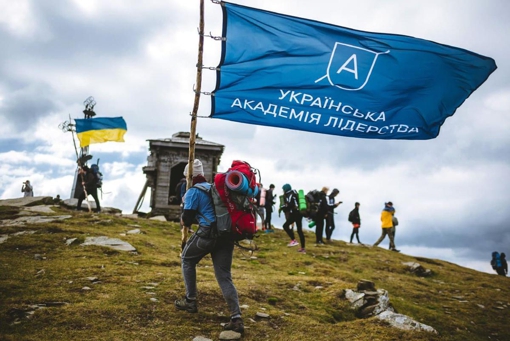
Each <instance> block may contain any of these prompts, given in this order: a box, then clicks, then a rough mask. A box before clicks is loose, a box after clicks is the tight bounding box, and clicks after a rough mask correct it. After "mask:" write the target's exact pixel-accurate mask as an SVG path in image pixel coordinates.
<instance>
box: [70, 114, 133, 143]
mask: <svg viewBox="0 0 510 341" xmlns="http://www.w3.org/2000/svg"><path fill="white" fill-rule="evenodd" d="M75 122H76V135H77V136H78V139H79V140H80V147H86V146H88V145H90V144H93V143H103V142H108V141H114V142H124V134H125V133H126V131H127V125H126V121H124V118H122V117H97V118H87V119H75Z"/></svg>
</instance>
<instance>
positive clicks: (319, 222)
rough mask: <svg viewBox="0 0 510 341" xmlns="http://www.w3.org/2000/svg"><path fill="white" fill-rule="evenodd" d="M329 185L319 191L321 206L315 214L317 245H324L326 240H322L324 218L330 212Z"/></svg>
mask: <svg viewBox="0 0 510 341" xmlns="http://www.w3.org/2000/svg"><path fill="white" fill-rule="evenodd" d="M328 191H329V188H328V187H322V189H321V191H320V192H319V196H320V199H319V208H318V209H317V213H316V214H315V218H314V221H315V244H316V245H317V246H319V245H324V240H322V235H323V234H324V220H325V219H326V216H327V215H328V214H329V212H328V210H329V206H328V195H327V194H328Z"/></svg>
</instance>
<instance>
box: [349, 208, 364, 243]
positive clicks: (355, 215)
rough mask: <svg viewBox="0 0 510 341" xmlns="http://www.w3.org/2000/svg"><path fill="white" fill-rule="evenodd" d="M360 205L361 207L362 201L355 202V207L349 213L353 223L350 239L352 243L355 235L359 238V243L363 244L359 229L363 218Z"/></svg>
mask: <svg viewBox="0 0 510 341" xmlns="http://www.w3.org/2000/svg"><path fill="white" fill-rule="evenodd" d="M359 207H360V203H359V202H356V203H355V204H354V209H353V210H352V211H351V212H350V213H349V218H348V220H349V221H350V222H351V224H352V233H351V241H350V243H351V244H352V238H353V237H354V236H356V239H357V240H358V244H362V243H361V242H360V240H359V229H360V227H361V218H360V216H359Z"/></svg>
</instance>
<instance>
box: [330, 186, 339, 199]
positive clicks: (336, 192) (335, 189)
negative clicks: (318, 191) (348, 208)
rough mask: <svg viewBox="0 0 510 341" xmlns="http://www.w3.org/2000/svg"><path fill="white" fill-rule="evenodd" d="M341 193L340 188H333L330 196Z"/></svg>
mask: <svg viewBox="0 0 510 341" xmlns="http://www.w3.org/2000/svg"><path fill="white" fill-rule="evenodd" d="M339 193H340V191H339V190H338V188H333V190H332V191H331V194H330V196H331V197H336V196H337V195H338V194H339Z"/></svg>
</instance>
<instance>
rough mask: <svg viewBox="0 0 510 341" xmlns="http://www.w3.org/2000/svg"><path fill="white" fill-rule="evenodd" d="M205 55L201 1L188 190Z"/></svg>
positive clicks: (185, 234) (183, 230) (183, 234)
mask: <svg viewBox="0 0 510 341" xmlns="http://www.w3.org/2000/svg"><path fill="white" fill-rule="evenodd" d="M203 54H204V0H200V23H199V28H198V61H197V78H196V87H195V101H194V104H193V112H192V113H191V127H190V133H189V156H188V174H187V175H186V183H187V185H186V189H189V188H190V187H191V185H192V178H193V161H194V160H195V137H196V131H197V113H198V107H199V105H200V92H201V91H202V62H203ZM181 237H182V238H181V250H182V249H183V248H184V245H185V244H186V241H187V240H188V228H187V227H186V226H181Z"/></svg>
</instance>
